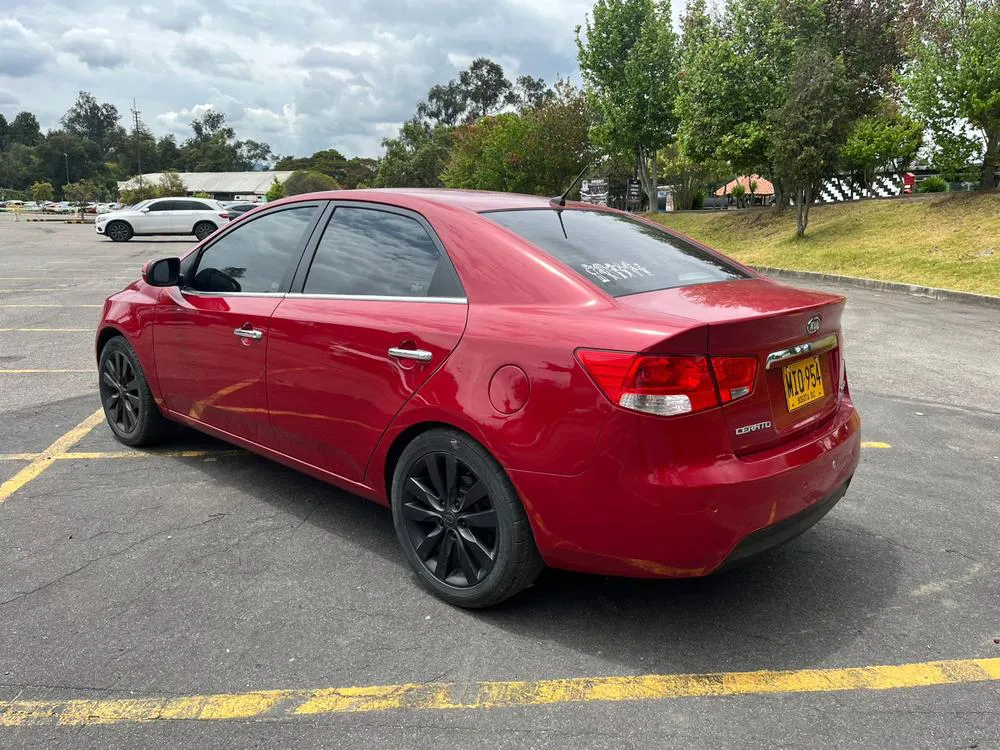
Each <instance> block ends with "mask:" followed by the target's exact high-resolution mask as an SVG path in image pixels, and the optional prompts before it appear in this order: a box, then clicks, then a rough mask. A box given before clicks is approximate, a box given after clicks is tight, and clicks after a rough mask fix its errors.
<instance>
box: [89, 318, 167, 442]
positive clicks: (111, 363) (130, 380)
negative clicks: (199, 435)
mask: <svg viewBox="0 0 1000 750" xmlns="http://www.w3.org/2000/svg"><path fill="white" fill-rule="evenodd" d="M97 370H98V388H99V390H100V394H101V405H102V406H103V407H104V416H105V417H106V418H107V420H108V426H109V427H110V428H111V432H112V433H113V434H114V436H115V439H117V440H118V442H120V443H124V444H125V445H133V446H140V445H153V444H155V443H159V442H161V441H162V440H163V439H164V438H166V437H167V436H169V435H170V433H171V432H172V430H173V427H174V425H173V423H172V422H170V421H169V420H168V419H167V418H166V417H164V416H163V414H162V413H161V412H160V409H159V407H158V406H157V405H156V401H155V400H154V399H153V394H152V392H151V391H150V390H149V385H148V384H147V383H146V376H145V375H144V374H143V372H142V366H141V365H140V364H139V358H138V357H137V356H136V354H135V350H134V349H132V346H131V345H130V344H129V343H128V341H127V340H126V339H125V337H124V336H114V337H112V338H111V339H109V340H108V342H107V343H106V344H105V345H104V348H103V349H101V357H100V360H99V362H98V366H97Z"/></svg>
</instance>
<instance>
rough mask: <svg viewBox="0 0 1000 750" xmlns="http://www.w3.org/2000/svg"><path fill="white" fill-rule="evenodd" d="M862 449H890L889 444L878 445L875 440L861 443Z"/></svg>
mask: <svg viewBox="0 0 1000 750" xmlns="http://www.w3.org/2000/svg"><path fill="white" fill-rule="evenodd" d="M861 447H862V448H891V447H892V445H890V444H889V443H880V442H878V441H877V440H869V441H866V442H863V443H861Z"/></svg>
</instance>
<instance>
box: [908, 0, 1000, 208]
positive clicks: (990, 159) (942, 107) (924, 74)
mask: <svg viewBox="0 0 1000 750" xmlns="http://www.w3.org/2000/svg"><path fill="white" fill-rule="evenodd" d="M912 54H913V62H912V63H911V65H910V66H909V68H908V70H907V72H906V74H905V75H904V76H903V77H902V81H903V85H904V87H905V89H906V93H907V97H908V98H909V101H910V102H911V103H912V105H913V108H914V110H915V112H916V113H917V114H918V115H919V116H920V117H921V118H923V119H924V120H925V121H926V122H927V124H928V125H929V126H930V128H931V130H932V133H933V136H934V141H935V142H938V141H945V142H950V143H951V145H954V141H955V139H956V138H957V137H959V136H961V135H963V134H964V131H966V129H971V131H972V134H971V136H970V137H968V138H967V139H966V140H967V141H970V142H975V143H978V146H979V147H978V148H977V149H975V150H976V151H978V152H979V153H978V158H979V160H981V165H982V166H981V169H980V175H979V182H980V187H981V188H982V189H984V190H988V189H990V188H992V187H994V182H993V180H994V177H993V173H994V169H995V165H996V163H997V162H998V161H1000V4H998V3H996V2H995V1H994V0H939V1H938V2H937V4H936V6H935V9H934V13H932V15H931V19H930V20H929V22H928V24H927V25H926V26H925V28H924V30H923V32H922V33H921V34H920V35H919V36H918V38H917V39H916V41H915V42H914V45H913V49H912ZM970 146H971V143H970ZM953 150H954V149H953ZM968 150H969V151H972V150H973V149H972V148H971V147H970V148H969V149H968Z"/></svg>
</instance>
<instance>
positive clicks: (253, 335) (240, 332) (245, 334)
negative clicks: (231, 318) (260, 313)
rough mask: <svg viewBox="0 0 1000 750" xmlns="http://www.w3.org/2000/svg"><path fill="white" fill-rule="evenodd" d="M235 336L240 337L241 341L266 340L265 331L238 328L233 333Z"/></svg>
mask: <svg viewBox="0 0 1000 750" xmlns="http://www.w3.org/2000/svg"><path fill="white" fill-rule="evenodd" d="M233 335H234V336H239V337H240V338H241V339H253V340H254V341H260V340H261V339H262V338H264V332H263V331H255V330H254V329H253V328H237V329H236V330H235V331H233Z"/></svg>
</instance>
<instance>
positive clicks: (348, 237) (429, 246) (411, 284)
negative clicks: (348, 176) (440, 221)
mask: <svg viewBox="0 0 1000 750" xmlns="http://www.w3.org/2000/svg"><path fill="white" fill-rule="evenodd" d="M439 269H440V270H439ZM450 274H451V267H450V265H449V264H448V263H447V261H442V258H441V255H440V253H439V252H438V248H437V245H435V244H434V241H433V240H432V239H431V237H430V235H429V234H427V231H426V230H425V229H424V228H423V226H421V224H420V222H418V221H417V220H416V219H411V218H410V217H408V216H400V215H399V214H392V213H388V212H386V211H378V210H372V209H367V208H343V207H339V208H337V210H336V211H334V213H333V218H331V219H330V223H329V224H328V225H327V227H326V231H325V232H323V237H322V239H321V240H320V242H319V247H317V248H316V256H315V258H314V259H313V262H312V266H310V268H309V275H308V276H307V277H306V283H305V288H304V289H303V291H304V292H305V293H307V294H363V295H372V296H387V297H426V296H429V295H428V293H429V292H431V291H432V286H433V287H434V289H433V292H434V293H433V294H431V295H430V296H458V295H456V294H455V293H454V291H455V287H454V285H448V287H447V293H445V292H444V291H441V289H442V288H443V287H444V286H445V285H444V284H443V283H442V280H444V279H450V278H451V276H450Z"/></svg>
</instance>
